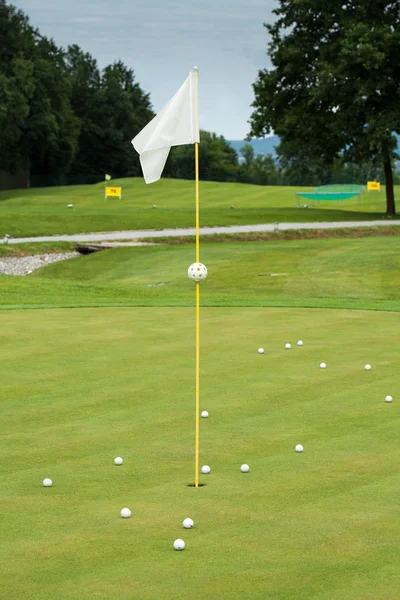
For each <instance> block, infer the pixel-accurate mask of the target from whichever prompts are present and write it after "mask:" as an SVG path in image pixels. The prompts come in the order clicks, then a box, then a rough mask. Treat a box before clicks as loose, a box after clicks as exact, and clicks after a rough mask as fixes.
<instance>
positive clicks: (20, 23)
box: [0, 1, 35, 171]
mask: <svg viewBox="0 0 400 600" xmlns="http://www.w3.org/2000/svg"><path fill="white" fill-rule="evenodd" d="M34 45H35V38H34V30H33V29H32V28H31V27H30V25H29V23H28V19H27V17H26V16H25V15H24V14H23V13H22V12H21V11H19V10H17V9H16V8H15V7H13V6H9V5H7V4H6V3H5V1H2V2H0V132H1V134H0V165H1V169H4V170H6V171H16V170H17V169H20V168H24V167H26V166H27V165H26V162H27V157H26V156H24V155H23V153H22V150H21V144H22V142H23V134H24V123H25V120H26V119H27V117H28V115H29V112H30V100H31V98H32V96H33V93H34V90H35V82H34V77H33V71H34V66H33V60H32V53H33V51H34Z"/></svg>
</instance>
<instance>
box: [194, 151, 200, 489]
mask: <svg viewBox="0 0 400 600" xmlns="http://www.w3.org/2000/svg"><path fill="white" fill-rule="evenodd" d="M194 149H195V150H194V152H195V174H196V262H200V208H199V144H198V143H196V144H195V146H194ZM199 450H200V283H199V282H196V460H195V487H199Z"/></svg>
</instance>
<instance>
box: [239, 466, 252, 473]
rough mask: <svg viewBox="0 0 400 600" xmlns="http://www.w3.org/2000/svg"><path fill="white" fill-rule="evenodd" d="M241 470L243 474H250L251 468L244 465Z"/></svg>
mask: <svg viewBox="0 0 400 600" xmlns="http://www.w3.org/2000/svg"><path fill="white" fill-rule="evenodd" d="M240 470H241V471H242V473H248V472H249V471H250V467H249V465H242V466H241V467H240Z"/></svg>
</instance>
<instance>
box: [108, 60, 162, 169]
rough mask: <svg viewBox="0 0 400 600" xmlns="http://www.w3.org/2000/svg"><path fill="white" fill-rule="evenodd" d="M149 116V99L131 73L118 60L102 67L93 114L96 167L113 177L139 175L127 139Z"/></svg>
mask: <svg viewBox="0 0 400 600" xmlns="http://www.w3.org/2000/svg"><path fill="white" fill-rule="evenodd" d="M153 116H154V113H153V111H152V107H151V103H150V97H149V95H148V94H145V92H144V91H143V90H142V88H141V87H140V86H139V84H138V83H135V76H134V72H133V70H132V69H128V68H127V67H126V66H125V65H124V64H123V63H122V62H120V61H119V62H116V63H114V64H112V65H109V66H108V67H106V68H105V69H104V71H103V74H102V78H101V96H100V99H99V105H98V110H97V111H96V119H97V121H96V124H97V127H98V129H99V131H101V137H100V140H101V147H100V148H99V150H98V153H97V159H96V160H97V167H101V168H102V169H103V170H104V172H108V171H110V172H111V173H112V174H113V175H115V176H125V177H126V176H138V175H141V169H140V163H139V158H138V155H137V153H136V152H135V151H134V150H133V147H132V144H131V140H132V138H133V137H134V136H135V135H136V134H137V133H139V131H140V130H141V129H143V127H144V126H145V125H147V123H148V122H149V121H150V120H151V119H152V118H153Z"/></svg>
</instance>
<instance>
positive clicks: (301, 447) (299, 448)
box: [296, 444, 304, 452]
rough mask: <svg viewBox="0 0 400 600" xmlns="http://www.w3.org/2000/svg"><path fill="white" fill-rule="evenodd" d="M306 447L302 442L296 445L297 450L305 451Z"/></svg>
mask: <svg viewBox="0 0 400 600" xmlns="http://www.w3.org/2000/svg"><path fill="white" fill-rule="evenodd" d="M303 450H304V448H303V446H302V445H301V444H297V446H296V452H303Z"/></svg>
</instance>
